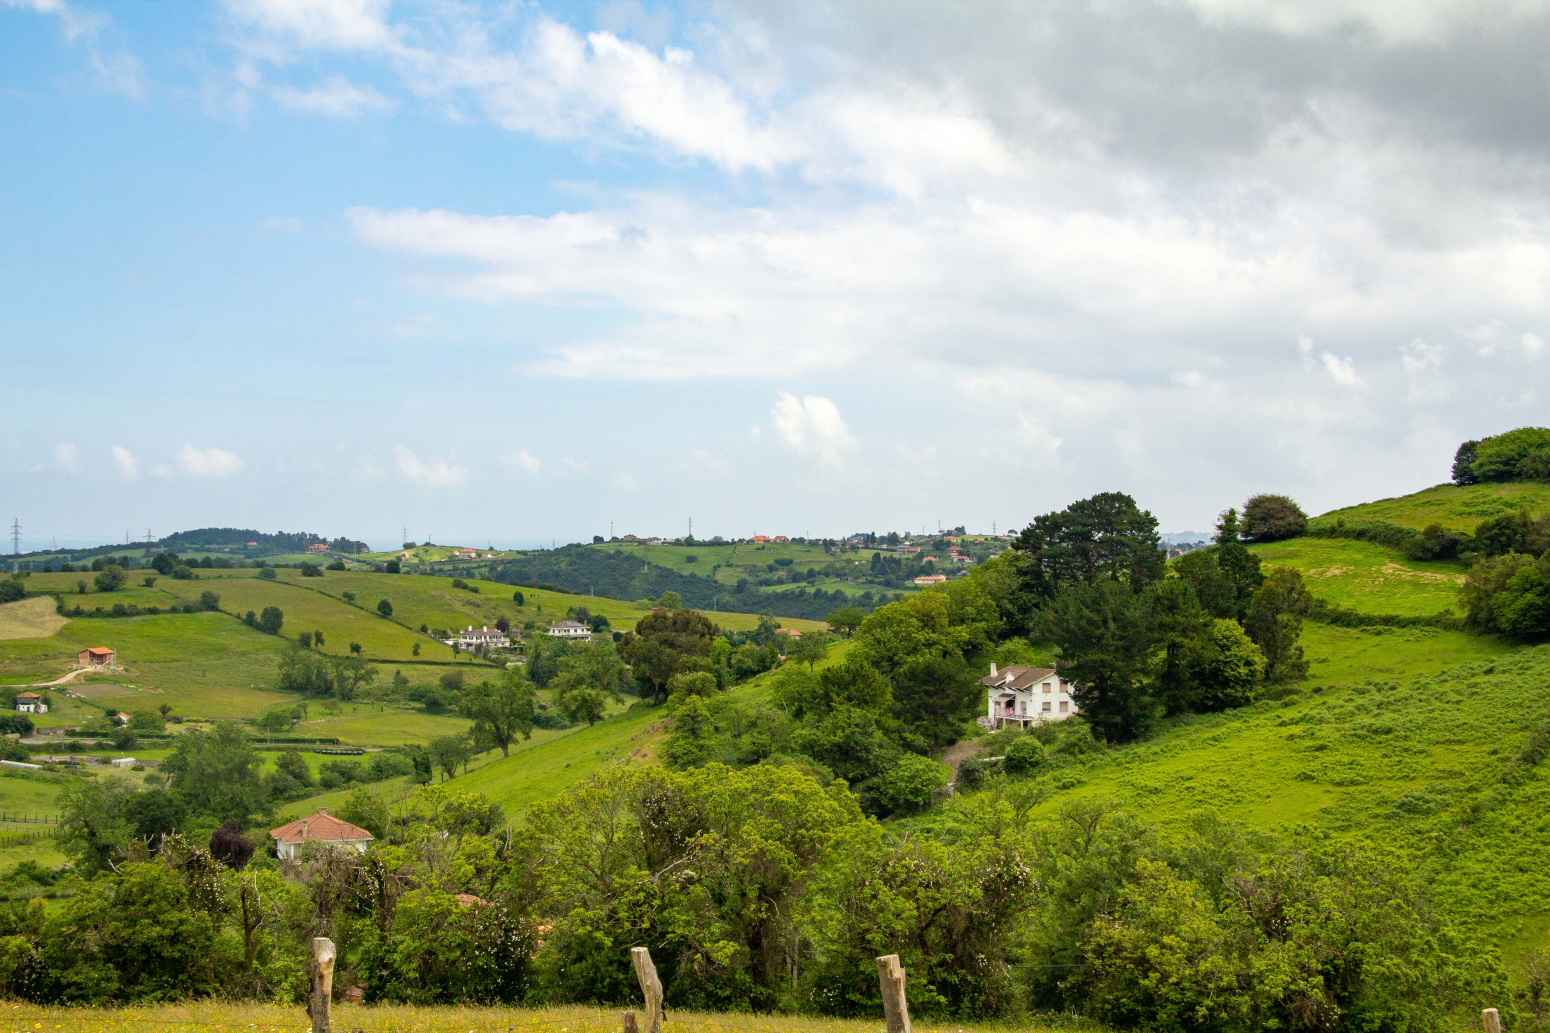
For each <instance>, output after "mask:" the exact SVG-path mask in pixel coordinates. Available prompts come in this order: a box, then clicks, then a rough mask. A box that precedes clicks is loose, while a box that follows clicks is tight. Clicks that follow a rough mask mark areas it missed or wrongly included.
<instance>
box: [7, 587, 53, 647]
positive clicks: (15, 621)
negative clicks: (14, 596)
mask: <svg viewBox="0 0 1550 1033" xmlns="http://www.w3.org/2000/svg"><path fill="white" fill-rule="evenodd" d="M54 609H55V607H54V600H53V599H50V598H49V597H48V596H39V597H37V598H36V599H19V600H17V601H16V602H14V603H6V604H4V605H0V639H9V638H48V637H49V636H50V635H52V634H54V632H56V631H58V630H59V629H60V628H62V627H64V626H65V622H66V618H64V617H61V616H59V614H57V613H55V612H54Z"/></svg>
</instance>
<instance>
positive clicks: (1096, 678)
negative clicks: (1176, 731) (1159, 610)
mask: <svg viewBox="0 0 1550 1033" xmlns="http://www.w3.org/2000/svg"><path fill="white" fill-rule="evenodd" d="M1038 630H1039V634H1040V637H1042V638H1047V639H1048V640H1049V641H1051V642H1053V643H1055V644H1056V645H1057V646H1059V647H1060V650H1061V655H1062V656H1063V657H1065V660H1066V664H1065V668H1064V669H1063V670H1062V672H1061V673H1062V676H1063V677H1066V678H1069V679H1070V680H1071V681H1072V682H1073V683H1074V685H1075V687H1074V689H1073V691H1072V698H1073V699H1074V700H1075V701H1076V704H1077V706H1078V707H1079V708H1080V710H1081V712H1082V716H1083V717H1085V718H1086V719H1087V721H1088V722H1089V723H1090V724H1091V725H1092V726H1093V728H1094V730H1095V731H1096V732H1098V734H1100V735H1102V736H1103V738H1104V739H1105V740H1107V741H1109V742H1128V741H1130V740H1132V739H1136V738H1138V737H1140V736H1143V735H1145V734H1146V733H1147V732H1148V731H1149V730H1150V729H1151V727H1152V724H1153V722H1155V721H1156V719H1157V717H1158V716H1159V713H1160V711H1161V702H1160V701H1159V700H1158V699H1157V698H1156V695H1155V687H1154V684H1153V679H1152V676H1153V668H1154V652H1155V648H1156V647H1155V643H1156V637H1155V636H1156V614H1155V612H1154V608H1153V602H1152V597H1151V596H1150V595H1149V594H1146V593H1137V592H1133V591H1131V590H1130V588H1129V586H1128V585H1125V584H1123V583H1121V582H1118V581H1113V580H1107V579H1105V580H1100V581H1097V582H1095V583H1093V584H1090V585H1087V584H1083V585H1078V586H1076V587H1074V588H1071V589H1069V590H1067V591H1064V592H1062V593H1060V594H1059V595H1057V596H1056V597H1055V598H1054V599H1052V600H1050V602H1049V604H1048V605H1047V606H1046V607H1045V609H1044V610H1043V612H1042V614H1041V619H1040V624H1039V629H1038Z"/></svg>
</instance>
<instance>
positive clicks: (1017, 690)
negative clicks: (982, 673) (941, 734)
mask: <svg viewBox="0 0 1550 1033" xmlns="http://www.w3.org/2000/svg"><path fill="white" fill-rule="evenodd" d="M980 684H981V685H983V686H985V688H986V690H987V700H986V710H987V713H986V716H985V717H982V718H981V719H980V721H981V723H982V724H984V725H985V726H986V727H987V728H992V729H995V728H1001V727H1002V726H1004V725H1007V724H1011V723H1013V722H1015V723H1017V724H1018V725H1020V726H1022V727H1024V728H1026V727H1027V726H1028V725H1031V724H1036V723H1038V722H1040V721H1064V720H1065V719H1066V718H1068V717H1070V716H1071V715H1072V714H1074V713H1076V712H1077V707H1076V700H1074V699H1072V698H1071V683H1070V682H1068V681H1066V680H1065V679H1064V678H1062V677H1061V676H1060V675H1058V674H1056V673H1055V672H1054V671H1053V670H1051V669H1050V668H1047V667H1003V668H1001V669H1000V670H997V669H996V665H995V664H991V665H990V675H989V677H986V678H981V679H980Z"/></svg>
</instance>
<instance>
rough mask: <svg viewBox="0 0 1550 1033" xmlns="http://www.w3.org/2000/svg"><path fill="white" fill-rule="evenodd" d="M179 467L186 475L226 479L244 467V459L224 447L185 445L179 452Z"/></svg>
mask: <svg viewBox="0 0 1550 1033" xmlns="http://www.w3.org/2000/svg"><path fill="white" fill-rule="evenodd" d="M178 469H179V470H181V471H182V472H183V475H184V476H185V477H209V478H214V479H217V480H219V479H224V478H227V477H230V476H232V475H233V474H235V473H237V472H239V471H240V470H241V469H242V460H241V459H240V458H239V457H238V456H237V453H235V452H228V451H226V449H224V448H195V447H194V446H193V445H184V446H183V448H182V450H181V451H180V452H178Z"/></svg>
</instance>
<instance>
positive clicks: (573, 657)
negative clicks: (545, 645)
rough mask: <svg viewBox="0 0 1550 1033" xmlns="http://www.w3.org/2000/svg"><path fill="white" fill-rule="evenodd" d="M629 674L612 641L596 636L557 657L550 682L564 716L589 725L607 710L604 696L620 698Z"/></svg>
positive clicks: (599, 718)
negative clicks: (590, 640) (587, 642)
mask: <svg viewBox="0 0 1550 1033" xmlns="http://www.w3.org/2000/svg"><path fill="white" fill-rule="evenodd" d="M629 677H630V672H629V669H628V668H627V667H626V666H625V664H624V661H623V660H621V659H620V658H619V654H618V652H617V651H616V650H615V649H614V647H613V643H611V642H609V641H607V640H604V639H599V640H598V641H595V642H593V643H592V644H591V645H587V646H583V647H581V648H579V649H574V650H571V651H569V652H567V653H566V654H565V655H564V656H562V657H560V659H559V662H558V664H557V667H556V673H555V677H554V680H553V681H552V682H551V683H550V684H551V687H552V688H553V689H554V692H555V696H556V699H557V701H558V703H559V706H560V713H562V714H564V715H565V718H566V720H568V721H586V722H587V724H589V725H590V724H594V723H595V722H597V721H599V720H601V719H602V717H603V715H604V714H605V713H606V704H605V702H604V701H605V699H612V700H613V701H614V702H615V703H618V702H620V701H621V696H620V693H621V692H622V691H623V690H624V687H625V686H626V685H627V684H628V683H629ZM675 677H679V676H675ZM669 681H670V682H671V681H672V679H671V678H670V679H669ZM712 681H714V679H712Z"/></svg>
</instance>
